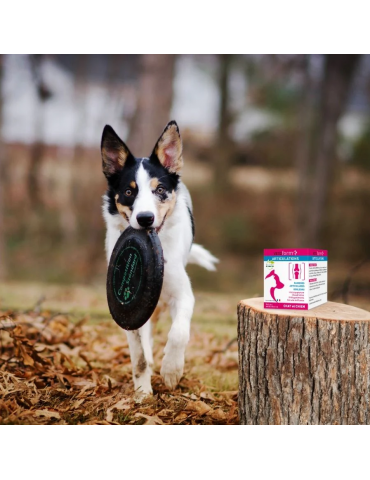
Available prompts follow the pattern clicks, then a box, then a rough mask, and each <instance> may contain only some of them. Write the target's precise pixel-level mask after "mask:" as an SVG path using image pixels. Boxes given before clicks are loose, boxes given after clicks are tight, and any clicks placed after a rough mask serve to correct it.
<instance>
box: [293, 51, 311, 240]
mask: <svg viewBox="0 0 370 480" xmlns="http://www.w3.org/2000/svg"><path fill="white" fill-rule="evenodd" d="M300 57H302V63H301V65H300V67H301V73H302V89H301V98H300V105H299V109H298V121H297V124H298V149H297V154H296V169H297V179H298V189H297V222H296V224H297V238H296V244H297V247H301V248H303V247H304V246H307V245H305V239H306V222H307V217H308V214H309V208H310V205H309V190H310V185H311V183H310V181H309V180H310V157H311V153H312V148H311V147H312V130H313V125H314V104H315V102H314V97H315V85H314V82H313V79H312V77H311V73H310V55H302V56H300Z"/></svg>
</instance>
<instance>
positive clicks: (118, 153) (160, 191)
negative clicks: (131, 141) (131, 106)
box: [101, 121, 218, 400]
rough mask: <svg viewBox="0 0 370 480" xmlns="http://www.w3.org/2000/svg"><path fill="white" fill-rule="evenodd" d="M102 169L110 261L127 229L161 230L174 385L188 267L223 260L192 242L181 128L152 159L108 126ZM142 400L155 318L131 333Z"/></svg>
mask: <svg viewBox="0 0 370 480" xmlns="http://www.w3.org/2000/svg"><path fill="white" fill-rule="evenodd" d="M101 155H102V164H103V173H104V175H105V177H106V179H107V183H108V188H107V191H106V193H105V195H104V196H103V217H104V220H105V223H106V227H107V232H106V242H105V248H106V255H107V261H108V264H109V259H110V257H111V254H112V251H113V248H114V246H115V244H116V242H117V240H118V238H119V236H120V235H121V233H122V232H123V231H124V230H125V229H126V228H127V227H128V226H131V227H132V228H136V229H143V228H149V227H150V228H153V229H155V231H156V232H157V233H158V235H159V238H160V241H161V244H162V249H163V256H164V262H165V263H164V277H163V287H162V292H161V297H160V300H159V303H158V305H163V304H165V305H167V306H168V307H169V309H170V314H171V317H172V326H171V329H170V332H169V334H168V341H167V344H166V346H165V348H164V357H163V361H162V367H161V376H162V378H163V380H164V383H165V385H166V386H167V387H168V388H169V389H174V388H175V387H176V386H177V384H178V383H179V381H180V379H181V377H182V375H183V371H184V362H185V348H186V345H187V343H188V341H189V336H190V322H191V317H192V314H193V308H194V295H193V292H192V288H191V284H190V280H189V277H188V275H187V273H186V270H185V267H186V264H187V263H195V264H198V265H200V266H202V267H204V268H206V269H207V270H215V269H216V268H215V264H216V263H217V262H218V259H217V258H215V257H214V256H213V255H212V254H211V253H210V252H208V251H207V250H206V249H204V248H203V247H202V246H201V245H197V244H195V243H193V238H194V220H193V207H192V201H191V197H190V194H189V191H188V189H187V188H186V186H185V185H184V183H183V182H182V181H181V170H182V167H183V157H182V140H181V136H180V131H179V127H178V126H177V123H176V122H175V121H171V122H169V123H168V124H167V126H166V127H165V129H164V131H163V133H162V135H161V136H160V137H159V139H158V141H157V143H156V145H155V147H154V149H153V152H152V153H151V155H150V156H149V157H143V158H136V157H134V156H133V154H132V153H131V152H130V150H129V149H128V147H127V146H126V145H125V143H124V142H123V141H122V140H121V139H120V138H119V136H118V135H117V134H116V133H115V131H114V130H113V128H112V127H111V126H109V125H106V126H105V128H104V130H103V135H102V141H101ZM126 334H127V339H128V344H129V348H130V357H131V362H132V372H133V375H132V376H133V381H134V387H135V392H136V397H137V399H139V400H140V399H142V398H144V397H145V396H148V395H150V394H152V386H151V374H152V365H153V353H152V338H151V322H150V320H149V321H148V322H147V323H146V324H145V325H144V326H143V327H141V328H139V329H138V330H133V331H126Z"/></svg>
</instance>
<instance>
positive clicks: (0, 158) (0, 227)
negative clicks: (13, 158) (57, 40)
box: [0, 55, 6, 279]
mask: <svg viewBox="0 0 370 480" xmlns="http://www.w3.org/2000/svg"><path fill="white" fill-rule="evenodd" d="M3 70H4V55H0V279H3V278H4V277H5V275H6V263H5V258H6V256H5V228H4V227H5V225H4V146H3V138H2V131H3V129H2V126H3V125H2V122H3V108H2V107H3V90H2V85H3Z"/></svg>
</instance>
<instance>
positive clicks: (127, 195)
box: [125, 188, 132, 197]
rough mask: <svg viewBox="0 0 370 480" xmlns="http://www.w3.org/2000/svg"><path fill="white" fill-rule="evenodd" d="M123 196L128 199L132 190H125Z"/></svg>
mask: <svg viewBox="0 0 370 480" xmlns="http://www.w3.org/2000/svg"><path fill="white" fill-rule="evenodd" d="M125 195H126V197H130V196H131V195H132V190H130V189H129V188H128V189H127V190H125Z"/></svg>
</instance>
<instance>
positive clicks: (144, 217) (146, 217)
mask: <svg viewBox="0 0 370 480" xmlns="http://www.w3.org/2000/svg"><path fill="white" fill-rule="evenodd" d="M136 220H137V223H138V224H139V225H140V226H141V227H144V228H148V227H150V226H151V225H152V224H153V222H154V215H153V213H152V212H140V213H138V214H137V215H136Z"/></svg>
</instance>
